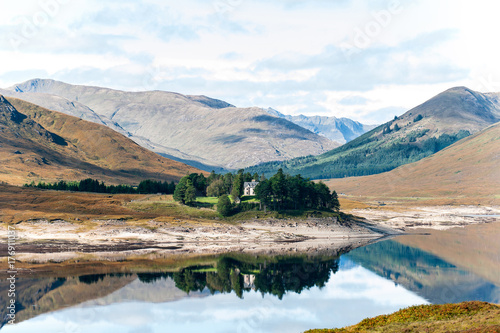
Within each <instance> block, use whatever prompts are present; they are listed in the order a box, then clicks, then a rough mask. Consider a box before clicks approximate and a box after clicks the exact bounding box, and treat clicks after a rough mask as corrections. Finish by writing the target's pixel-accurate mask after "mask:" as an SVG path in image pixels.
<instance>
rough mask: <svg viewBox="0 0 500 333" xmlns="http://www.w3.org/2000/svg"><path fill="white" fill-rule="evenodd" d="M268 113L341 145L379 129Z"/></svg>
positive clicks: (340, 120)
mask: <svg viewBox="0 0 500 333" xmlns="http://www.w3.org/2000/svg"><path fill="white" fill-rule="evenodd" d="M267 112H268V113H269V114H271V115H273V116H276V117H279V118H283V119H286V120H289V121H291V122H292V123H294V124H297V125H299V126H301V127H304V128H306V129H308V130H310V131H311V132H313V133H316V134H319V135H321V136H324V137H326V138H328V139H330V140H332V141H336V142H338V143H341V144H344V143H347V142H349V141H351V140H354V139H356V138H357V137H358V136H360V135H362V134H364V133H366V132H368V131H369V130H372V129H374V128H375V127H377V126H373V125H363V124H361V123H359V122H357V121H354V120H351V119H348V118H336V117H321V116H313V117H308V116H304V115H300V116H290V115H284V114H282V113H281V112H279V111H276V110H274V109H271V108H269V109H267Z"/></svg>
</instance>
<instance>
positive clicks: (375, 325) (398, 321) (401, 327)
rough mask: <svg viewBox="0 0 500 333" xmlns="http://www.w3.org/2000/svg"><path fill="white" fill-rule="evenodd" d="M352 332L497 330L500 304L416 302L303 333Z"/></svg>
mask: <svg viewBox="0 0 500 333" xmlns="http://www.w3.org/2000/svg"><path fill="white" fill-rule="evenodd" d="M337 332H338V333H341V332H342V333H344V332H345V333H355V332H367V333H368V332H387V333H391V332H397V333H399V332H436V333H439V332H462V333H466V332H467V333H487V332H492V333H494V332H500V307H499V306H498V305H494V304H488V303H483V302H465V303H460V304H444V305H419V306H413V307H410V308H407V309H403V310H400V311H398V312H395V313H393V314H390V315H382V316H378V317H375V318H367V319H364V320H363V321H361V322H360V323H359V324H357V325H353V326H349V327H346V328H340V329H319V330H310V331H307V332H306V333H337Z"/></svg>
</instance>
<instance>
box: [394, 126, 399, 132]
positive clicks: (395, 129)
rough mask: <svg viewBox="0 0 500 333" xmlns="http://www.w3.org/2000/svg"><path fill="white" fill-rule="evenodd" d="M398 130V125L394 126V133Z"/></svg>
mask: <svg viewBox="0 0 500 333" xmlns="http://www.w3.org/2000/svg"><path fill="white" fill-rule="evenodd" d="M399 130H400V128H399V125H398V124H396V125H394V131H396V132H397V131H399Z"/></svg>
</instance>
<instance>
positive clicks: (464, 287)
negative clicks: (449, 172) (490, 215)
mask: <svg viewBox="0 0 500 333" xmlns="http://www.w3.org/2000/svg"><path fill="white" fill-rule="evenodd" d="M499 226H500V224H498V223H497V224H495V225H492V224H490V225H484V226H480V227H478V226H475V227H473V228H470V229H466V230H459V231H456V230H451V231H446V232H432V235H430V236H405V237H401V238H399V239H393V240H387V241H383V242H378V243H375V244H372V245H369V246H366V247H363V248H359V249H356V250H354V251H351V252H349V253H346V254H344V255H342V256H340V257H334V256H329V255H328V254H327V253H323V254H321V255H316V256H311V255H300V254H297V255H294V256H280V257H270V256H251V255H243V254H227V255H222V256H219V257H217V258H212V259H211V260H210V261H205V262H201V263H197V262H193V264H192V265H190V264H189V263H187V264H186V265H183V267H186V268H184V269H183V270H181V271H180V272H175V273H171V272H156V273H120V274H116V273H115V274H91V275H89V274H87V275H80V276H67V277H65V278H50V277H47V278H37V279H23V280H19V281H18V293H19V295H20V299H19V302H20V303H21V304H20V307H21V308H20V309H19V310H18V318H19V320H22V321H21V322H20V323H19V324H16V325H5V326H4V327H3V328H2V332H4V331H5V332H50V333H54V332H72V333H76V332H93V333H99V332H130V333H135V332H145V333H148V332H199V331H204V332H303V331H304V330H307V329H310V328H325V327H328V328H332V327H342V326H346V325H351V324H354V323H357V322H359V321H360V320H362V319H363V318H366V317H370V316H376V315H379V314H385V313H391V312H394V311H396V310H398V309H400V308H403V307H407V306H411V305H416V304H428V303H446V302H460V301H466V300H481V301H488V302H494V303H500V283H499V278H498V277H499V276H500V268H499V265H498V263H499V262H500V260H499V255H500V251H499V249H498V248H496V247H495V246H497V247H498V245H497V244H496V243H498V242H497V241H496V240H498V236H499V231H500V228H499ZM469 231H470V232H469ZM448 243H449V244H448ZM490 243H491V244H490ZM409 244H411V245H409ZM415 244H417V245H415ZM447 244H448V245H447ZM492 244H493V245H492ZM492 246H493V249H492ZM461 251H465V252H464V253H468V255H467V256H465V255H461V253H462V252H461ZM441 253H442V255H437V254H441ZM457 253H458V254H459V255H455V254H457ZM4 289H5V288H4V285H2V295H1V296H0V297H1V298H0V299H1V300H2V302H3V303H4V302H5V299H6V296H5V295H4V294H6V292H4V291H3V290H4ZM3 314H4V312H2V315H3Z"/></svg>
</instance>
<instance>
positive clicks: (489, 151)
mask: <svg viewBox="0 0 500 333" xmlns="http://www.w3.org/2000/svg"><path fill="white" fill-rule="evenodd" d="M499 164H500V123H497V124H495V125H492V126H490V127H488V128H487V129H485V130H483V131H481V132H479V133H477V134H475V135H473V136H470V137H468V138H465V139H463V140H461V141H459V142H457V143H455V144H454V145H452V146H450V147H448V148H447V149H444V150H442V151H440V152H438V153H436V154H434V155H432V156H430V157H428V158H425V159H423V160H420V161H418V162H415V163H412V164H408V165H404V166H401V167H399V168H397V169H395V170H392V171H390V172H386V173H383V174H379V175H372V176H366V177H351V178H343V179H333V180H329V181H327V184H328V185H329V186H330V187H331V188H334V189H336V190H337V192H340V193H345V194H348V195H354V196H369V197H378V198H411V197H429V198H438V197H440V198H466V199H470V200H472V201H471V202H489V203H492V202H497V203H498V202H499V199H500V168H499V167H498V166H499Z"/></svg>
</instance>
